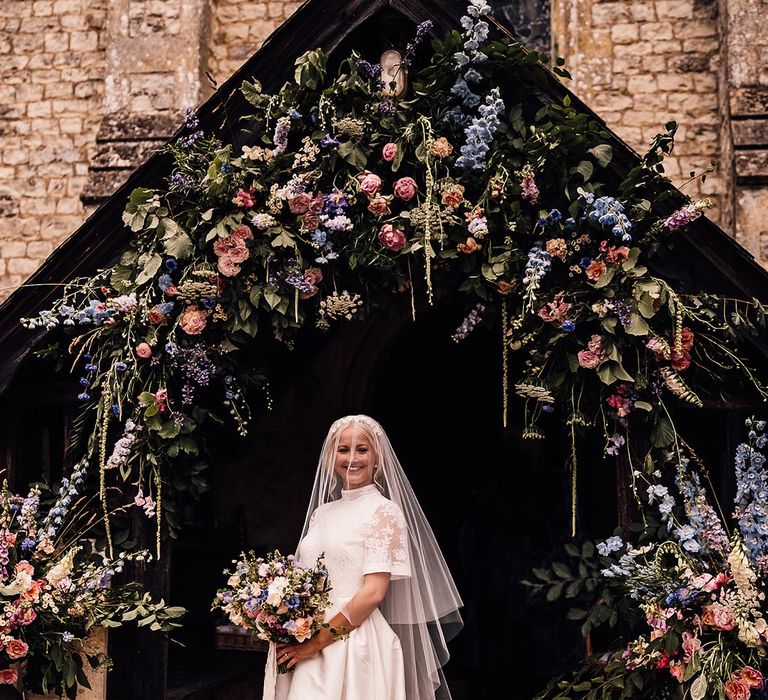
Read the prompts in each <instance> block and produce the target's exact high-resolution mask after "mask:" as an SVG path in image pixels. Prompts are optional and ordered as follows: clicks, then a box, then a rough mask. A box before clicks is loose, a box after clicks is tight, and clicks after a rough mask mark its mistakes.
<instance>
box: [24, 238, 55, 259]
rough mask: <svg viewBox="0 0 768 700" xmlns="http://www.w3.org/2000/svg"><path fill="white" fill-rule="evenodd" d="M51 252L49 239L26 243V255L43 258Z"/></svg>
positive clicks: (51, 247)
mask: <svg viewBox="0 0 768 700" xmlns="http://www.w3.org/2000/svg"><path fill="white" fill-rule="evenodd" d="M52 252H53V243H51V242H50V241H30V242H29V243H27V256H28V257H30V258H36V259H37V260H43V259H45V258H47V257H48V256H49V255H50V254H51V253H52Z"/></svg>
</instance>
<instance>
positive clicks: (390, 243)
mask: <svg viewBox="0 0 768 700" xmlns="http://www.w3.org/2000/svg"><path fill="white" fill-rule="evenodd" d="M379 242H380V243H381V245H383V246H384V247H385V248H386V249H387V250H392V251H394V252H397V251H398V250H402V249H403V246H405V243H406V238H405V234H404V233H403V232H402V231H401V230H400V229H399V228H395V227H394V226H392V224H384V225H383V226H382V227H381V230H380V231H379Z"/></svg>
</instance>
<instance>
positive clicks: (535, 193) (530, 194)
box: [520, 177, 539, 204]
mask: <svg viewBox="0 0 768 700" xmlns="http://www.w3.org/2000/svg"><path fill="white" fill-rule="evenodd" d="M520 189H521V190H522V197H523V199H524V200H525V201H526V202H528V203H529V204H536V202H538V201H539V188H538V187H537V186H536V180H534V179H533V177H526V178H523V180H522V181H521V182H520Z"/></svg>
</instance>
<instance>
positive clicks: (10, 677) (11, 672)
mask: <svg viewBox="0 0 768 700" xmlns="http://www.w3.org/2000/svg"><path fill="white" fill-rule="evenodd" d="M18 680H19V674H18V671H16V669H15V668H4V669H2V671H0V684H3V685H14V684H15V683H16V682H17V681H18Z"/></svg>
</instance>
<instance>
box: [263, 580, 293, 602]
mask: <svg viewBox="0 0 768 700" xmlns="http://www.w3.org/2000/svg"><path fill="white" fill-rule="evenodd" d="M287 585H288V579H287V578H285V576H277V577H276V578H274V579H273V580H272V583H270V584H269V586H268V587H267V605H275V606H278V605H280V603H281V602H282V601H283V593H285V588H286V586H287Z"/></svg>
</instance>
